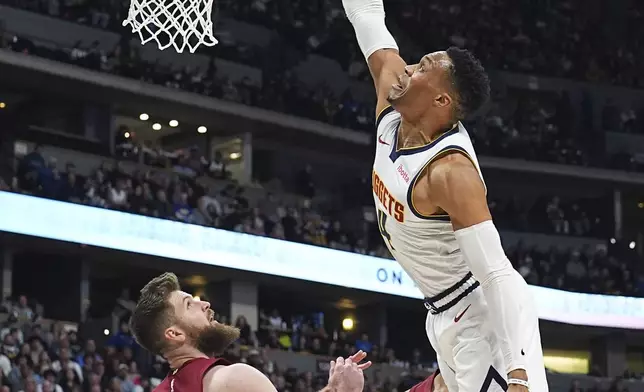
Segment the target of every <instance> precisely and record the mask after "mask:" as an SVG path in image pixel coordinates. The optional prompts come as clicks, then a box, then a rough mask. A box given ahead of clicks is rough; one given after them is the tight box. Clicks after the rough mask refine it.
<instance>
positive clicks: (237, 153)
mask: <svg viewBox="0 0 644 392" xmlns="http://www.w3.org/2000/svg"><path fill="white" fill-rule="evenodd" d="M240 157H241V153H239V152H231V153H230V159H239V158H240Z"/></svg>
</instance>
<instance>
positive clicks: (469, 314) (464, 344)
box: [444, 289, 507, 392]
mask: <svg viewBox="0 0 644 392" xmlns="http://www.w3.org/2000/svg"><path fill="white" fill-rule="evenodd" d="M449 313H451V314H453V315H454V317H453V318H452V319H451V322H452V325H451V328H450V329H449V331H446V332H447V333H445V334H444V338H445V339H446V340H447V339H449V343H450V345H451V347H452V352H451V361H448V362H451V363H452V367H453V371H454V373H455V375H456V383H457V385H458V389H459V391H463V392H501V391H505V390H507V382H506V376H505V366H504V365H503V356H502V354H501V350H500V349H499V347H498V344H497V342H496V340H497V339H496V335H495V334H494V332H493V330H492V328H491V323H490V322H489V314H488V309H487V306H486V303H485V299H484V298H483V293H482V291H481V290H480V289H478V290H475V291H474V292H473V293H472V294H470V295H469V296H468V297H466V298H465V299H464V300H463V301H461V303H459V304H458V305H456V306H455V307H454V309H450V312H449Z"/></svg>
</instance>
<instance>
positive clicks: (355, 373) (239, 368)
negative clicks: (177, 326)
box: [203, 351, 371, 392]
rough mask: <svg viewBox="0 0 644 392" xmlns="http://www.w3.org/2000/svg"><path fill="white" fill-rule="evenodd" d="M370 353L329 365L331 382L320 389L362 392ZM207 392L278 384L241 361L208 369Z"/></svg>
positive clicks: (259, 390) (265, 390)
mask: <svg viewBox="0 0 644 392" xmlns="http://www.w3.org/2000/svg"><path fill="white" fill-rule="evenodd" d="M366 356H367V354H366V353H364V352H363V351H359V352H357V353H356V354H354V355H352V356H351V357H349V358H347V359H346V360H345V359H343V358H338V359H337V360H336V361H332V362H331V367H330V368H329V385H327V386H326V387H325V388H324V389H322V390H321V391H320V392H361V391H362V388H363V387H364V375H363V374H362V371H363V370H364V369H367V368H369V367H370V366H371V362H366V363H363V364H358V363H359V362H360V361H362V360H363V359H364V358H365V357H366ZM203 390H204V392H222V391H223V392H275V391H276V389H275V386H273V384H272V383H271V381H270V380H269V379H268V377H266V376H265V375H264V374H263V373H262V372H260V371H259V370H257V369H255V368H254V367H252V366H249V365H246V364H243V363H237V364H234V365H230V366H218V367H216V368H213V369H211V370H210V371H208V372H207V373H206V374H205V376H204V379H203Z"/></svg>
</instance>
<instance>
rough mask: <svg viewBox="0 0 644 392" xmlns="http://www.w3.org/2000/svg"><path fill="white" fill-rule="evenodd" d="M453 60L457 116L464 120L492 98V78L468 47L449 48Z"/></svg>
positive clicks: (452, 68) (451, 74)
mask: <svg viewBox="0 0 644 392" xmlns="http://www.w3.org/2000/svg"><path fill="white" fill-rule="evenodd" d="M446 52H447V55H448V56H449V58H450V59H451V60H452V67H451V72H450V76H451V78H452V83H453V85H454V88H455V90H456V94H457V108H456V117H457V119H458V120H462V119H464V118H466V117H468V116H470V115H472V114H474V113H475V112H477V111H478V110H479V109H481V107H483V105H485V103H486V102H487V101H488V99H490V79H489V78H488V76H487V73H486V72H485V68H483V66H482V65H481V62H480V61H479V60H478V59H477V58H476V57H474V55H473V54H472V53H471V52H470V51H469V50H466V49H460V48H457V47H455V46H452V47H450V48H448V49H447V51H446Z"/></svg>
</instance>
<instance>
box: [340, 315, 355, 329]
mask: <svg viewBox="0 0 644 392" xmlns="http://www.w3.org/2000/svg"><path fill="white" fill-rule="evenodd" d="M342 329H344V330H345V331H351V330H352V329H353V319H352V318H351V317H347V318H345V319H344V320H342Z"/></svg>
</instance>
